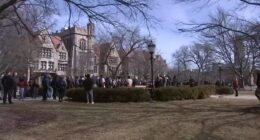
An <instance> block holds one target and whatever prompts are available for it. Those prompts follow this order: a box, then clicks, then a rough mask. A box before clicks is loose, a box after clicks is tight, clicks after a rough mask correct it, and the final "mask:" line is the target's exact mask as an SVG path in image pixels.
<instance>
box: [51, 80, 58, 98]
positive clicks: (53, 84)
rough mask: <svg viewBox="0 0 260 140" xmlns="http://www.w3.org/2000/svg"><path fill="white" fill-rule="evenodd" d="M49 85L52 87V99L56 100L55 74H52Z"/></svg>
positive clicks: (56, 84)
mask: <svg viewBox="0 0 260 140" xmlns="http://www.w3.org/2000/svg"><path fill="white" fill-rule="evenodd" d="M51 87H52V89H53V94H52V97H53V99H54V100H56V96H57V92H58V79H57V76H54V77H53V79H52V81H51Z"/></svg>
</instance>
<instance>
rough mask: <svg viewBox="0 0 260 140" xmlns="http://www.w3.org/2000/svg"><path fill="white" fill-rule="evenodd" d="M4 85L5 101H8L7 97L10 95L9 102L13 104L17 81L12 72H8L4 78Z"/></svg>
mask: <svg viewBox="0 0 260 140" xmlns="http://www.w3.org/2000/svg"><path fill="white" fill-rule="evenodd" d="M2 85H3V88H4V97H3V103H4V104H5V103H6V98H7V96H8V102H9V104H12V103H13V102H12V94H13V92H14V87H15V81H14V79H13V77H12V76H11V72H7V73H6V75H5V76H4V77H3V78H2Z"/></svg>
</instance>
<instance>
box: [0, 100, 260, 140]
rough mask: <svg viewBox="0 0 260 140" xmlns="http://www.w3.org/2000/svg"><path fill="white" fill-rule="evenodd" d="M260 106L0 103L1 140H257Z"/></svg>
mask: <svg viewBox="0 0 260 140" xmlns="http://www.w3.org/2000/svg"><path fill="white" fill-rule="evenodd" d="M259 138H260V102H259V101H254V100H241V101H240V100H228V99H206V100H197V101H175V102H152V103H109V104H99V103H97V104H94V105H88V104H85V103H75V102H64V103H58V102H40V101H26V102H16V103H15V104H13V105H8V104H7V105H2V104H0V139H1V140H2V139H3V140H33V139H37V140H52V139H53V140H54V139H55V140H57V139H62V140H67V139H71V140H83V139H88V140H92V139H97V140H114V139H118V140H124V139H131V140H132V139H138V140H139V139H143V140H152V139H158V140H164V139H169V140H174V139H179V140H186V139H187V140H191V139H192V140H194V139H195V140H197V139H198V140H205V139H209V140H215V139H216V140H221V139H226V140H231V139H234V140H259Z"/></svg>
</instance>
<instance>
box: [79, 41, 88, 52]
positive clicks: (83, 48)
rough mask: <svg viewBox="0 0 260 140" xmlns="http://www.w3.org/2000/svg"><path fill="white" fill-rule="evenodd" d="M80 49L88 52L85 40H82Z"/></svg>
mask: <svg viewBox="0 0 260 140" xmlns="http://www.w3.org/2000/svg"><path fill="white" fill-rule="evenodd" d="M79 48H80V49H81V50H86V48H87V47H86V40H85V39H81V40H80V44H79Z"/></svg>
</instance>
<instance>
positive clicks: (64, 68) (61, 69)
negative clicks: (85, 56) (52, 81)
mask: <svg viewBox="0 0 260 140" xmlns="http://www.w3.org/2000/svg"><path fill="white" fill-rule="evenodd" d="M66 68H67V64H60V63H59V64H58V69H59V71H66Z"/></svg>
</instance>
